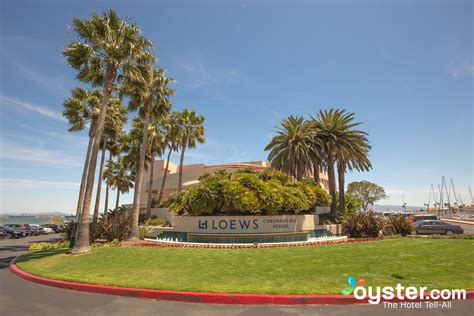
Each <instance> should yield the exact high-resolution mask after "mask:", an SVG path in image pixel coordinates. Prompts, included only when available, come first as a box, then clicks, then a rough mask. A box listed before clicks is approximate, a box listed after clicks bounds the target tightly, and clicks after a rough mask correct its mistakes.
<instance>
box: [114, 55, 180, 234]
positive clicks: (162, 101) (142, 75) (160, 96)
mask: <svg viewBox="0 0 474 316" xmlns="http://www.w3.org/2000/svg"><path fill="white" fill-rule="evenodd" d="M123 79H124V80H123V83H124V84H123V92H122V93H123V94H125V95H128V96H129V97H130V103H129V106H128V107H129V109H130V110H131V111H134V110H137V109H139V114H140V116H141V117H143V130H142V141H141V148H140V159H139V162H138V166H137V172H136V178H135V191H134V194H133V209H132V231H131V233H130V236H129V239H130V240H134V239H138V235H139V228H138V218H139V213H140V200H141V191H142V180H143V174H144V169H145V157H146V154H147V146H148V132H149V124H150V116H152V115H153V116H154V117H156V118H161V117H164V116H165V115H167V114H168V113H169V111H170V109H171V103H170V101H169V99H168V98H169V96H172V95H174V94H175V90H174V89H172V88H170V87H168V85H169V84H170V83H172V82H173V81H174V79H173V78H169V77H166V75H165V71H164V69H156V68H155V66H154V65H153V64H152V63H149V64H146V65H143V66H140V67H137V68H136V69H135V70H133V71H129V72H127V73H126V74H125V76H124V77H123Z"/></svg>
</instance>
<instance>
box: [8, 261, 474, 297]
mask: <svg viewBox="0 0 474 316" xmlns="http://www.w3.org/2000/svg"><path fill="white" fill-rule="evenodd" d="M9 270H10V271H11V272H12V273H13V274H15V275H17V276H19V277H20V278H23V279H25V280H27V281H31V282H35V283H38V284H42V285H48V286H52V287H57V288H62V289H69V290H74V291H81V292H89V293H99V294H109V295H118V296H127V297H137V298H147V299H156V300H164V301H180V302H190V303H207V304H240V305H349V304H367V303H368V301H367V300H357V299H356V298H355V297H354V296H353V295H340V294H314V295H271V294H230V293H207V292H184V291H166V290H150V289H138V288H128V287H118V286H109V285H96V284H87V283H78V282H69V281H61V280H53V279H48V278H43V277H40V276H36V275H33V274H31V273H29V272H26V271H23V270H21V269H20V268H18V267H17V266H16V264H15V263H14V262H12V263H11V264H10V266H9ZM466 292H467V295H466V296H467V299H474V290H466ZM397 300H398V299H393V300H390V301H391V302H396V301H397Z"/></svg>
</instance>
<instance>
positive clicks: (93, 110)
mask: <svg viewBox="0 0 474 316" xmlns="http://www.w3.org/2000/svg"><path fill="white" fill-rule="evenodd" d="M101 98H102V93H101V91H100V90H92V91H88V90H86V89H84V88H74V89H72V90H71V97H69V98H68V99H66V100H65V101H64V102H63V105H64V111H63V116H64V117H65V118H66V119H67V120H68V121H69V124H70V125H71V127H70V128H69V132H76V131H81V130H84V129H85V128H86V126H87V125H89V133H88V134H89V143H88V145H87V152H86V158H85V160H84V168H83V170H82V178H81V185H80V188H79V198H78V200H77V206H76V223H77V222H78V221H79V214H81V210H82V203H83V200H84V188H85V185H86V180H87V171H88V169H89V162H90V156H91V150H92V144H93V142H94V136H95V132H96V127H97V118H98V116H99V104H100V99H101Z"/></svg>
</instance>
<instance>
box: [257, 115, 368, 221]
mask: <svg viewBox="0 0 474 316" xmlns="http://www.w3.org/2000/svg"><path fill="white" fill-rule="evenodd" d="M354 116H355V114H354V113H349V112H347V111H346V110H343V109H330V110H324V111H323V110H320V111H319V112H318V114H317V115H316V117H313V116H311V115H310V116H309V119H308V120H306V119H305V118H304V117H302V116H289V117H287V118H285V119H283V120H282V122H281V126H279V127H277V131H276V134H277V135H276V136H274V137H273V138H272V140H271V141H270V143H269V144H268V145H267V146H266V148H265V150H266V151H269V155H268V160H269V161H270V163H271V164H272V166H273V167H274V168H276V169H278V170H281V171H283V172H286V173H287V174H288V175H289V176H290V177H292V178H293V179H295V180H301V179H303V178H305V177H307V178H308V177H311V176H312V177H313V178H314V179H315V180H316V181H317V182H319V173H320V172H321V171H324V172H327V174H328V180H329V194H330V195H331V198H332V201H331V214H332V215H333V216H335V215H337V209H336V207H337V202H338V199H339V211H340V212H341V213H342V212H344V211H345V200H344V198H345V196H344V191H345V173H346V171H348V170H357V171H368V170H370V169H371V168H372V164H371V162H370V160H369V152H370V149H371V146H370V144H369V141H368V138H367V137H368V134H367V133H366V132H364V131H361V130H358V129H357V127H358V126H359V125H361V124H362V123H361V122H354ZM336 166H337V176H338V187H339V188H338V189H339V192H338V194H337V192H336V174H335V167H336Z"/></svg>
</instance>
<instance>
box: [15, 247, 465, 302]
mask: <svg viewBox="0 0 474 316" xmlns="http://www.w3.org/2000/svg"><path fill="white" fill-rule="evenodd" d="M473 246H474V240H457V239H421V238H397V239H388V240H383V241H376V242H362V243H354V244H336V245H326V246H313V247H311V246H308V247H291V248H267V249H265V248H263V249H235V250H234V249H232V250H223V249H176V248H140V247H126V248H105V247H101V248H93V251H92V252H91V253H88V254H83V255H76V256H71V255H66V254H65V253H64V251H56V252H54V251H49V252H34V253H30V254H28V255H26V256H24V257H22V258H21V259H19V260H18V261H17V264H18V266H19V267H20V268H21V269H23V270H26V271H29V272H31V273H33V274H36V275H40V276H44V277H49V278H54V279H61V280H68V281H80V282H86V283H97V284H106V285H118V286H127V287H140V288H151V289H168V290H184V291H208V292H229V293H270V294H276V293H286V294H316V293H339V292H340V290H341V289H342V288H344V287H345V286H346V280H347V277H348V275H353V276H354V277H356V279H359V278H363V279H365V280H366V286H370V285H371V286H386V285H391V286H395V285H396V283H398V282H399V283H402V284H403V285H405V286H408V285H414V286H427V287H428V288H431V289H433V288H436V289H443V288H464V289H474V260H473V258H474V247H473Z"/></svg>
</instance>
